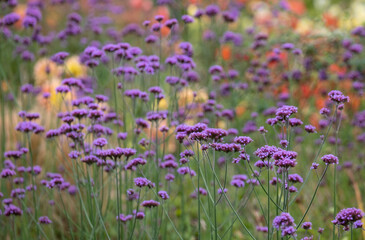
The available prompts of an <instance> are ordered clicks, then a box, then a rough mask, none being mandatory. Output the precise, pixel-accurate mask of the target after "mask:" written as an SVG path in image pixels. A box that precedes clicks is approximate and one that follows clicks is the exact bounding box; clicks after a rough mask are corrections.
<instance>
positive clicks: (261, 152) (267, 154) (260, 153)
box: [254, 145, 279, 160]
mask: <svg viewBox="0 0 365 240" xmlns="http://www.w3.org/2000/svg"><path fill="white" fill-rule="evenodd" d="M278 150H279V149H278V148H277V147H275V146H268V145H265V146H263V147H261V148H258V149H257V150H256V151H255V152H254V154H255V155H256V156H257V157H258V158H260V159H261V160H265V159H270V158H271V157H272V156H273V155H274V153H276V152H277V151H278Z"/></svg>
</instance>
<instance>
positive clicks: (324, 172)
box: [297, 165, 328, 229]
mask: <svg viewBox="0 0 365 240" xmlns="http://www.w3.org/2000/svg"><path fill="white" fill-rule="evenodd" d="M327 169H328V165H326V168H325V169H324V171H323V174H322V176H321V179H320V180H319V181H318V184H317V187H316V190H315V191H314V194H313V196H312V199H311V201H310V203H309V205H308V207H307V210H306V211H305V213H304V215H303V217H302V219H301V220H300V222H299V223H298V226H297V229H298V228H299V227H300V225H301V224H302V222H303V221H304V218H305V217H306V216H307V213H308V211H309V209H310V207H311V206H312V203H313V200H314V198H315V197H316V194H317V191H318V188H319V185H321V182H322V180H323V178H324V175H325V174H326V172H327Z"/></svg>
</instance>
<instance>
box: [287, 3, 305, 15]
mask: <svg viewBox="0 0 365 240" xmlns="http://www.w3.org/2000/svg"><path fill="white" fill-rule="evenodd" d="M288 5H289V9H290V11H292V12H293V13H295V14H297V15H303V14H304V13H305V12H306V10H307V9H306V7H305V5H304V3H303V1H301V0H289V1H288Z"/></svg>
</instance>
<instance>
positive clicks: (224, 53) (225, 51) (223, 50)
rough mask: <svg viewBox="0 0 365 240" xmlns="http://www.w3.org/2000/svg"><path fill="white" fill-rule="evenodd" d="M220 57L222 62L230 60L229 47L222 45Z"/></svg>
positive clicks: (230, 51)
mask: <svg viewBox="0 0 365 240" xmlns="http://www.w3.org/2000/svg"><path fill="white" fill-rule="evenodd" d="M221 55H222V58H223V60H225V61H228V60H230V59H231V56H232V50H231V47H230V46H228V45H223V46H222V48H221Z"/></svg>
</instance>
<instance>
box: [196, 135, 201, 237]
mask: <svg viewBox="0 0 365 240" xmlns="http://www.w3.org/2000/svg"><path fill="white" fill-rule="evenodd" d="M196 151H197V162H198V239H200V238H201V236H200V228H201V226H200V224H201V223H200V191H199V188H200V157H199V143H198V142H196Z"/></svg>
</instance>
